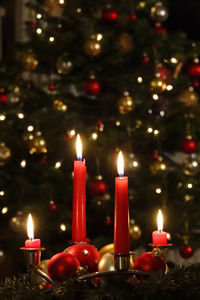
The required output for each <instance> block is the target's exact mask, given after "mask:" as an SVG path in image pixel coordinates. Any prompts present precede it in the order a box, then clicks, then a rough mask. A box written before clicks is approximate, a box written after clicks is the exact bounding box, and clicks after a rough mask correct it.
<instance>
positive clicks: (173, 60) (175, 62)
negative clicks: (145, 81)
mask: <svg viewBox="0 0 200 300" xmlns="http://www.w3.org/2000/svg"><path fill="white" fill-rule="evenodd" d="M170 61H171V62H172V63H173V64H177V62H178V60H177V59H176V57H172V58H171V59H170Z"/></svg>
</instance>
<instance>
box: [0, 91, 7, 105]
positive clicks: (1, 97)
mask: <svg viewBox="0 0 200 300" xmlns="http://www.w3.org/2000/svg"><path fill="white" fill-rule="evenodd" d="M6 100H7V93H6V91H5V89H4V88H0V103H5V102H6Z"/></svg>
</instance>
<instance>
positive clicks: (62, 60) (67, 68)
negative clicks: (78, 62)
mask: <svg viewBox="0 0 200 300" xmlns="http://www.w3.org/2000/svg"><path fill="white" fill-rule="evenodd" d="M56 67H57V72H58V74H62V75H67V74H69V73H70V72H71V70H72V62H71V60H69V58H68V55H67V54H63V55H62V56H61V57H59V58H58V59H57V62H56Z"/></svg>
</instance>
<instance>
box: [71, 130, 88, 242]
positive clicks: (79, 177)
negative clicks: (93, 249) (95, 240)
mask: <svg viewBox="0 0 200 300" xmlns="http://www.w3.org/2000/svg"><path fill="white" fill-rule="evenodd" d="M78 144H79V146H80V136H79V135H78V136H77V148H78ZM80 152H81V153H79V151H78V149H77V156H78V159H80V160H77V161H75V162H74V180H73V208H72V241H73V242H81V241H86V193H85V191H86V166H85V162H83V161H81V159H82V151H80Z"/></svg>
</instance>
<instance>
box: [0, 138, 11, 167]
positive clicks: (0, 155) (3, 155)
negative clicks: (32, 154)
mask: <svg viewBox="0 0 200 300" xmlns="http://www.w3.org/2000/svg"><path fill="white" fill-rule="evenodd" d="M10 156H11V151H10V149H9V148H8V147H7V146H6V145H5V143H0V166H3V165H4V164H5V163H6V162H7V160H8V159H9V158H10Z"/></svg>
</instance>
